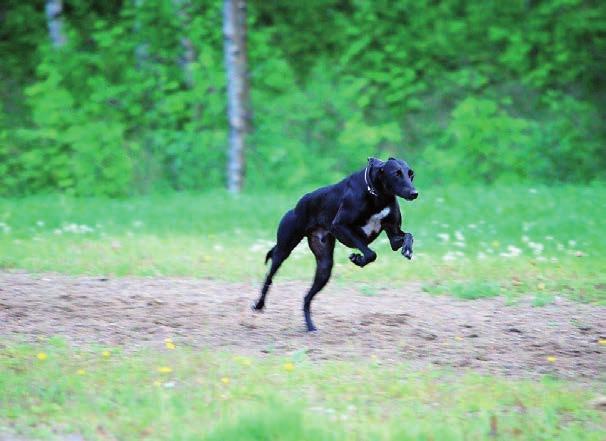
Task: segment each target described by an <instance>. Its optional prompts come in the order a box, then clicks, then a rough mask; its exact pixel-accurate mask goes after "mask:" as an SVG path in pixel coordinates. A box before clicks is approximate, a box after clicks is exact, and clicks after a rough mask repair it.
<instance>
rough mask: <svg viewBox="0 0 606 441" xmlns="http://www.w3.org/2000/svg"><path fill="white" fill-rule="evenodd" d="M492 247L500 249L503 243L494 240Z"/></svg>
mask: <svg viewBox="0 0 606 441" xmlns="http://www.w3.org/2000/svg"><path fill="white" fill-rule="evenodd" d="M491 245H492V247H493V248H499V245H501V243H500V242H499V241H498V240H493V241H492V244H491Z"/></svg>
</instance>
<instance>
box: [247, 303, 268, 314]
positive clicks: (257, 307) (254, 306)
mask: <svg viewBox="0 0 606 441" xmlns="http://www.w3.org/2000/svg"><path fill="white" fill-rule="evenodd" d="M264 307H265V305H264V304H259V303H257V302H255V303H253V304H252V305H250V309H252V310H253V311H254V312H263V308H264Z"/></svg>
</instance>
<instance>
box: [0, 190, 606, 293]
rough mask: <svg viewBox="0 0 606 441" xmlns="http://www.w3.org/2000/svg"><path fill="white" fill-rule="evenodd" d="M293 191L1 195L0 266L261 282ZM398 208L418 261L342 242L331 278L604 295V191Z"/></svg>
mask: <svg viewBox="0 0 606 441" xmlns="http://www.w3.org/2000/svg"><path fill="white" fill-rule="evenodd" d="M422 190H423V189H422ZM297 196H298V194H297V195H294V194H293V195H284V194H278V193H273V194H272V193H267V194H262V195H257V194H255V195H253V194H243V195H241V196H231V195H229V194H227V193H224V192H210V193H205V194H201V195H189V194H176V195H175V194H174V195H167V196H150V197H141V198H136V199H126V200H104V199H72V198H69V197H62V196H38V197H32V198H26V199H18V200H7V199H2V200H0V249H2V253H0V267H3V268H23V269H27V270H30V271H58V272H63V273H69V274H105V275H117V276H120V275H131V274H134V275H146V276H154V275H156V276H160V275H190V276H196V277H203V278H215V279H224V280H247V281H258V280H259V279H261V278H262V277H263V275H264V273H265V270H266V269H265V267H264V265H263V259H264V256H265V253H266V251H267V250H268V249H269V248H271V246H273V244H274V235H275V229H276V226H277V224H278V222H279V220H280V218H281V216H282V214H283V213H284V212H285V211H286V210H287V209H289V208H290V207H292V206H293V204H294V203H295V201H296V199H297ZM401 205H402V209H403V212H404V216H405V224H404V229H405V231H410V232H412V233H413V234H414V235H415V258H414V260H413V261H412V262H408V261H405V260H404V259H403V258H402V256H401V255H400V254H399V253H393V252H392V251H391V249H390V248H389V245H388V243H387V239H386V238H385V237H384V236H381V237H380V238H379V239H378V240H377V242H376V243H375V244H374V245H373V247H374V248H375V249H376V251H377V252H378V255H379V258H378V259H377V261H376V262H375V263H373V264H372V265H369V266H367V267H366V268H364V269H363V270H361V269H360V268H357V267H355V266H354V265H352V264H351V263H350V262H349V261H348V260H347V256H348V255H349V253H351V251H350V250H349V249H347V248H345V247H343V246H338V247H337V251H336V265H335V271H334V273H333V274H334V276H333V282H334V281H337V282H350V281H358V282H360V281H364V282H371V283H378V284H380V283H383V282H384V281H385V280H386V279H388V283H400V282H406V281H408V280H422V281H425V282H426V285H427V290H428V291H429V292H434V293H440V292H451V293H455V294H456V293H461V295H462V296H463V297H466V298H474V297H482V296H486V295H497V294H507V295H513V296H517V295H518V294H519V293H528V294H531V295H534V294H537V295H540V296H542V297H545V296H546V295H547V296H549V295H556V294H557V295H560V294H564V295H568V296H570V297H572V298H576V299H579V300H582V301H590V302H595V301H597V302H603V301H604V298H605V297H606V294H605V290H604V286H605V285H604V284H605V283H606V279H605V278H604V272H603V268H605V267H606V235H605V234H604V231H606V187H604V186H593V187H590V186H585V187H581V186H560V187H552V188H547V187H528V186H521V185H518V186H510V187H505V186H500V187H472V188H465V187H448V188H445V187H442V188H434V189H428V190H423V191H422V193H421V197H420V198H419V199H418V200H417V201H415V202H413V203H407V202H403V203H402V204H401ZM313 265H314V262H313V258H312V257H311V255H310V253H309V252H308V250H307V244H306V243H305V242H302V244H301V245H300V246H299V247H298V248H297V249H296V250H295V252H293V255H292V256H291V258H290V259H289V260H288V261H287V262H286V263H285V264H284V265H283V267H282V269H281V270H280V273H279V275H278V277H282V278H289V279H304V280H308V279H310V278H311V276H312V274H313ZM488 285H491V288H490V289H484V288H485V287H487V286H488ZM478 289H479V292H478Z"/></svg>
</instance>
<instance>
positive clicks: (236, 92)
mask: <svg viewBox="0 0 606 441" xmlns="http://www.w3.org/2000/svg"><path fill="white" fill-rule="evenodd" d="M223 36H224V42H225V44H224V51H225V67H226V71H227V118H228V121H229V151H228V164H227V188H228V190H229V191H230V192H232V193H237V192H239V191H240V190H241V189H242V184H243V180H244V171H245V155H244V150H245V147H246V135H247V134H248V132H249V131H250V119H251V118H250V104H249V84H248V71H247V64H248V63H247V54H246V0H224V10H223Z"/></svg>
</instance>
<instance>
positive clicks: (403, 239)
mask: <svg viewBox="0 0 606 441" xmlns="http://www.w3.org/2000/svg"><path fill="white" fill-rule="evenodd" d="M384 229H385V233H387V238H388V239H389V244H390V245H391V249H392V250H394V251H397V250H399V249H400V248H402V255H403V256H404V257H406V258H407V259H408V260H410V259H411V258H412V243H413V241H414V238H413V236H412V234H410V233H405V232H403V231H402V230H400V228H399V227H397V226H395V225H389V224H388V225H384Z"/></svg>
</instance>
